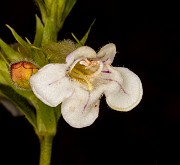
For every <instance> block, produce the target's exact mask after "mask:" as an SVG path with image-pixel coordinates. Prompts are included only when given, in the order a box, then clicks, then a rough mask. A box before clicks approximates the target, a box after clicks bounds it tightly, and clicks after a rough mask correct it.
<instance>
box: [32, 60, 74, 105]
mask: <svg viewBox="0 0 180 165" xmlns="http://www.w3.org/2000/svg"><path fill="white" fill-rule="evenodd" d="M65 72H66V65H65V64H48V65H46V66H44V67H43V68H41V69H40V70H39V71H38V72H37V73H36V74H34V75H33V76H31V78H30V84H31V87H32V90H33V92H34V94H35V95H36V96H37V97H38V98H39V99H40V100H41V101H42V102H44V103H45V104H47V105H49V106H51V107H56V106H57V105H58V104H60V103H61V102H62V101H63V100H64V99H65V98H67V97H69V96H70V95H71V94H72V92H73V87H72V86H71V82H70V80H69V79H68V78H67V77H65Z"/></svg>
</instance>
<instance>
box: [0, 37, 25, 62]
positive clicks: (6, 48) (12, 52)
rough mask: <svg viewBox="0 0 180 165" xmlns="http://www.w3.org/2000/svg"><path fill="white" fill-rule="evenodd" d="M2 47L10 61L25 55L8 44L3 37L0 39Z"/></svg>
mask: <svg viewBox="0 0 180 165" xmlns="http://www.w3.org/2000/svg"><path fill="white" fill-rule="evenodd" d="M0 47H1V48H2V50H3V51H4V53H5V54H6V56H7V57H8V59H9V60H10V61H18V60H20V59H22V58H23V57H24V56H23V55H22V54H20V53H18V52H16V51H15V50H14V49H13V48H11V47H10V46H9V45H8V44H6V43H5V42H4V41H3V40H2V39H0Z"/></svg>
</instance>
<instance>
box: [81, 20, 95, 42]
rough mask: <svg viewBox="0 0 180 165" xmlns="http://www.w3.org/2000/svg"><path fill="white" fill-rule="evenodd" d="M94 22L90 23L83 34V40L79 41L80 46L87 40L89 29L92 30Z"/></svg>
mask: <svg viewBox="0 0 180 165" xmlns="http://www.w3.org/2000/svg"><path fill="white" fill-rule="evenodd" d="M95 21H96V19H94V21H93V22H92V23H91V25H90V27H89V29H88V31H87V32H86V33H85V35H84V36H83V38H82V39H81V40H80V43H81V44H82V45H85V43H86V40H87V38H88V36H89V33H90V31H91V28H92V26H93V25H94V23H95Z"/></svg>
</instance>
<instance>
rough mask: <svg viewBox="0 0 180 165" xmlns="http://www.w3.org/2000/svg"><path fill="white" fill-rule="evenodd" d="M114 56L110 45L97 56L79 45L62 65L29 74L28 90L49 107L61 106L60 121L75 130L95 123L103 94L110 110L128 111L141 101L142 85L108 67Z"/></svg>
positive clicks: (132, 76)
mask: <svg viewBox="0 0 180 165" xmlns="http://www.w3.org/2000/svg"><path fill="white" fill-rule="evenodd" d="M115 54H116V47H115V45H114V44H113V43H110V44H107V45H105V46H104V47H102V48H101V49H100V51H99V52H98V53H96V52H95V51H94V50H93V49H92V48H90V47H88V46H82V47H80V48H78V49H76V50H75V51H73V52H72V53H70V54H69V55H68V56H67V58H66V64H48V65H46V66H44V67H43V68H41V69H40V70H39V71H38V72H37V73H36V74H34V75H32V77H31V78H30V84H31V87H32V90H33V92H34V93H35V95H36V96H37V97H38V98H39V99H40V100H41V101H43V102H44V103H45V104H47V105H49V106H51V107H56V106H57V105H58V104H60V103H62V104H61V113H62V116H63V118H64V119H65V121H66V122H67V123H69V124H70V125H71V126H72V127H76V128H82V127H86V126H89V125H91V124H92V123H93V122H94V121H95V119H96V118H97V117H98V114H99V103H100V97H101V96H102V95H103V94H104V95H105V96H106V102H107V104H108V105H109V106H110V107H111V108H112V109H114V110H118V111H129V110H131V109H133V108H134V107H135V106H136V105H137V104H138V103H139V102H140V100H141V98H142V94H143V90H142V84H141V80H140V79H139V77H138V76H137V75H136V74H134V73H133V72H132V71H130V70H129V69H127V68H124V67H112V66H111V63H112V62H113V59H114V56H115Z"/></svg>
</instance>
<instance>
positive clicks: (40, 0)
mask: <svg viewBox="0 0 180 165" xmlns="http://www.w3.org/2000/svg"><path fill="white" fill-rule="evenodd" d="M36 2H37V5H38V7H39V10H40V13H41V17H42V21H43V23H45V22H46V18H47V10H46V7H45V3H44V0H36Z"/></svg>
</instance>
